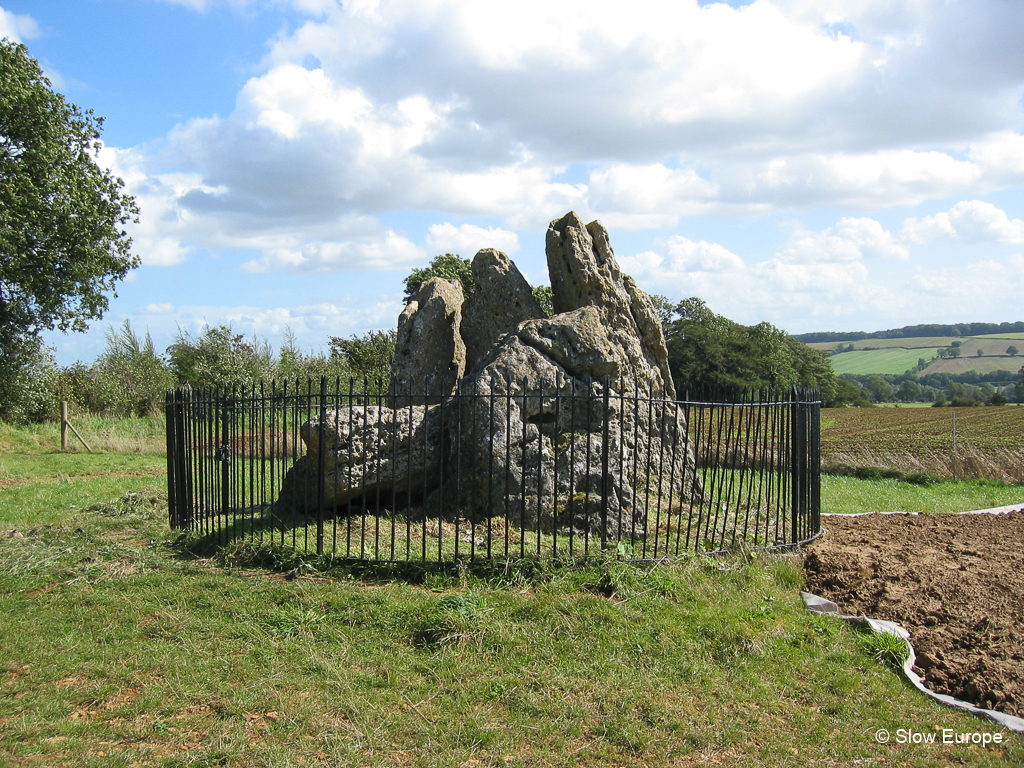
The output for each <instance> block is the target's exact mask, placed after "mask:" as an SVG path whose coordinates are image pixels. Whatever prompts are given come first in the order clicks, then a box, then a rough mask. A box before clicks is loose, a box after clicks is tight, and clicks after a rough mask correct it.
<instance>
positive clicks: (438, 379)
mask: <svg viewBox="0 0 1024 768" xmlns="http://www.w3.org/2000/svg"><path fill="white" fill-rule="evenodd" d="M464 300H465V297H464V296H463V294H462V286H461V285H460V284H459V283H457V282H454V281H451V280H445V279H443V278H440V277H433V278H431V279H430V280H427V281H426V282H424V283H423V285H422V286H420V289H419V291H418V292H417V293H416V296H415V298H414V299H413V300H412V301H410V302H409V304H408V305H406V307H405V309H404V310H403V311H402V314H401V315H399V316H398V337H397V347H396V352H395V358H394V360H393V361H392V363H391V376H392V378H393V379H397V380H399V381H401V382H412V383H413V387H414V389H415V391H416V392H417V393H418V394H421V393H423V392H424V391H426V392H427V393H428V394H429V395H430V402H432V403H438V402H440V401H441V398H442V397H447V396H448V395H450V394H451V393H452V392H453V391H454V389H455V386H456V382H457V381H458V380H459V379H460V378H462V376H463V375H464V374H465V372H466V344H465V342H463V340H462V334H461V332H460V328H461V326H462V305H463V302H464ZM425 387H426V388H427V389H426V390H425V389H424V388H425Z"/></svg>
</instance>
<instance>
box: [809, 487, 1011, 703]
mask: <svg viewBox="0 0 1024 768" xmlns="http://www.w3.org/2000/svg"><path fill="white" fill-rule="evenodd" d="M822 522H823V525H824V527H825V528H826V529H827V533H826V534H825V535H824V536H822V537H821V538H820V539H818V540H817V541H815V542H814V543H812V544H811V545H810V546H809V547H808V548H807V550H806V556H805V559H804V570H805V574H806V578H807V586H806V589H807V590H808V591H809V592H812V593H814V594H817V595H821V596H822V597H826V598H828V599H829V600H832V601H834V602H836V603H838V605H839V608H840V610H841V611H842V612H843V613H846V614H854V615H858V614H864V615H867V616H870V617H871V618H876V619H888V620H890V621H895V622H898V623H899V624H901V625H903V626H904V627H906V629H908V630H909V631H910V633H911V643H912V645H913V646H914V650H915V651H916V652H917V655H918V660H917V667H918V669H917V671H918V674H920V675H922V676H923V677H924V680H925V684H926V685H928V687H929V688H931V689H932V690H934V691H936V692H938V693H945V694H949V695H952V696H955V697H956V698H958V699H962V700H964V701H969V702H971V703H972V704H976V705H978V706H981V707H985V708H987V709H995V710H999V711H1002V712H1006V713H1008V714H1012V715H1016V716H1018V717H1024V507H1022V508H1020V509H1019V510H1017V511H1015V512H1012V513H1010V514H1001V515H991V514H975V515H970V514H969V515H952V514H932V515H879V514H876V515H861V516H856V517H843V516H828V517H825V518H824V519H823V521H822Z"/></svg>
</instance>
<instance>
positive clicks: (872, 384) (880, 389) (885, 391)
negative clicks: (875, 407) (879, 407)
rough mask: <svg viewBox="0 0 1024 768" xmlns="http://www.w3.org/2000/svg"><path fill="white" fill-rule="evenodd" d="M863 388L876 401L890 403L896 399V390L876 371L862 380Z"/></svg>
mask: <svg viewBox="0 0 1024 768" xmlns="http://www.w3.org/2000/svg"><path fill="white" fill-rule="evenodd" d="M864 389H865V390H866V391H867V393H868V395H869V396H870V397H871V399H872V401H874V402H876V403H890V402H892V401H893V400H895V399H896V390H894V389H893V386H892V384H890V383H889V382H887V381H886V380H885V379H883V378H882V377H881V376H879V375H878V374H877V373H873V374H870V375H869V376H868V377H867V378H866V379H865V380H864Z"/></svg>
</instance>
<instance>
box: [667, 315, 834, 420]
mask: <svg viewBox="0 0 1024 768" xmlns="http://www.w3.org/2000/svg"><path fill="white" fill-rule="evenodd" d="M673 314H674V315H675V319H671V320H669V322H668V323H667V324H665V326H664V327H665V337H666V339H665V340H666V343H667V345H668V358H669V367H670V368H671V370H672V376H673V378H674V380H675V384H676V390H677V391H678V392H680V393H682V392H685V391H686V390H687V389H688V388H690V389H693V388H701V387H725V388H744V389H750V388H754V389H756V388H762V387H769V386H771V387H791V386H816V387H820V388H821V392H822V397H823V398H824V400H825V402H827V403H828V402H833V401H834V400H835V398H836V394H837V381H836V377H835V374H834V373H833V372H832V367H831V365H830V364H829V362H828V357H827V356H826V355H825V353H824V352H821V351H819V350H816V349H812V348H811V347H808V346H807V345H806V344H802V343H800V342H798V341H796V340H795V339H793V338H792V337H790V336H788V335H787V334H786V333H785V332H783V331H781V330H779V329H778V328H776V327H775V326H773V325H771V324H770V323H760V324H758V325H753V326H745V325H740V324H739V323H735V322H733V321H732V320H729V319H728V318H725V317H722V316H721V315H717V314H715V313H714V312H712V311H711V309H709V308H708V306H707V304H705V303H704V302H703V301H701V300H700V299H698V298H690V299H686V300H684V301H681V302H679V304H677V305H676V306H675V308H674V310H673Z"/></svg>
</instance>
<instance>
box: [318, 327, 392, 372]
mask: <svg viewBox="0 0 1024 768" xmlns="http://www.w3.org/2000/svg"><path fill="white" fill-rule="evenodd" d="M397 343H398V333H397V332H396V331H369V332H368V333H365V334H363V335H362V336H350V337H349V338H347V339H343V338H341V337H340V336H331V338H330V341H329V342H328V346H329V347H330V350H331V359H332V360H337V361H340V362H342V363H344V365H345V367H346V368H347V369H348V372H349V375H350V376H354V377H355V378H357V379H365V380H367V381H368V382H386V381H388V380H389V379H390V378H391V361H392V360H393V359H394V357H395V347H396V345H397Z"/></svg>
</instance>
